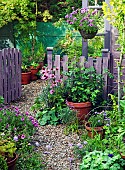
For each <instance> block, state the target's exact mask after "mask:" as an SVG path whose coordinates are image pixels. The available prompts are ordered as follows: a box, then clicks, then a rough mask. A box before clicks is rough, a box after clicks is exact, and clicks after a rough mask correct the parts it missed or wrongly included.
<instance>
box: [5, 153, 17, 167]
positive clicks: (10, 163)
mask: <svg viewBox="0 0 125 170" xmlns="http://www.w3.org/2000/svg"><path fill="white" fill-rule="evenodd" d="M17 159H18V155H17V154H14V158H13V159H11V160H10V161H7V165H8V170H15V166H16V161H17Z"/></svg>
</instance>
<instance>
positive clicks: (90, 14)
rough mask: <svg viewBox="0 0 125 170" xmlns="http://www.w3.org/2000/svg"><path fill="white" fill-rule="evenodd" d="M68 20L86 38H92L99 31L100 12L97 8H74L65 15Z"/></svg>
mask: <svg viewBox="0 0 125 170" xmlns="http://www.w3.org/2000/svg"><path fill="white" fill-rule="evenodd" d="M65 19H66V22H67V23H68V24H70V25H71V26H72V27H73V28H74V29H75V30H78V31H79V32H80V34H81V36H82V37H83V38H84V39H92V38H94V37H95V35H96V33H97V31H98V25H99V22H100V12H99V11H98V10H97V9H95V10H93V9H89V8H81V9H79V8H78V9H76V10H75V9H74V7H72V12H71V13H70V14H67V15H66V16H65Z"/></svg>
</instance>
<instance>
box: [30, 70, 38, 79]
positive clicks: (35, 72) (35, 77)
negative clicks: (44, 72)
mask: <svg viewBox="0 0 125 170" xmlns="http://www.w3.org/2000/svg"><path fill="white" fill-rule="evenodd" d="M38 71H39V70H38V68H32V69H31V80H32V81H34V80H37V73H38Z"/></svg>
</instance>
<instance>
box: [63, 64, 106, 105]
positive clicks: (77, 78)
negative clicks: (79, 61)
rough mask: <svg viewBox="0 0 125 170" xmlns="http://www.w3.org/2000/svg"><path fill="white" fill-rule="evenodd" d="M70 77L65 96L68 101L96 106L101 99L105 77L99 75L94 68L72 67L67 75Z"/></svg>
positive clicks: (66, 82)
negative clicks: (89, 103)
mask: <svg viewBox="0 0 125 170" xmlns="http://www.w3.org/2000/svg"><path fill="white" fill-rule="evenodd" d="M65 75H66V76H68V78H67V80H66V81H65V82H64V84H65V94H66V97H67V100H68V101H73V102H86V101H90V102H92V103H93V105H94V104H96V102H97V99H98V98H99V97H101V95H102V90H103V85H104V80H103V75H100V74H97V73H96V70H95V69H94V67H90V68H84V67H82V68H80V67H74V66H73V67H71V68H69V71H68V72H66V73H65Z"/></svg>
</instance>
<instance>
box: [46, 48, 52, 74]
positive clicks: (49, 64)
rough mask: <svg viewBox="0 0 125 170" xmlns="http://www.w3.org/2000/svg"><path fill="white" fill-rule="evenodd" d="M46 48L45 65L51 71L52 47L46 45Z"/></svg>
mask: <svg viewBox="0 0 125 170" xmlns="http://www.w3.org/2000/svg"><path fill="white" fill-rule="evenodd" d="M46 50H47V66H48V69H49V70H50V71H51V69H52V65H53V63H52V54H53V47H47V48H46Z"/></svg>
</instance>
